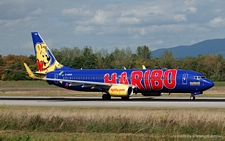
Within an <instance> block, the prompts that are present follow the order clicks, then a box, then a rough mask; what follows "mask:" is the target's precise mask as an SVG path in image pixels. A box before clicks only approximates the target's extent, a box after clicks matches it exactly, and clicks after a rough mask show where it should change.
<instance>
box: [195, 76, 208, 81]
mask: <svg viewBox="0 0 225 141" xmlns="http://www.w3.org/2000/svg"><path fill="white" fill-rule="evenodd" d="M194 78H195V79H196V80H200V79H205V78H206V77H205V76H194Z"/></svg>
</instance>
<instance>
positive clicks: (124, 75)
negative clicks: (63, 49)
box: [46, 69, 214, 94]
mask: <svg viewBox="0 0 225 141" xmlns="http://www.w3.org/2000/svg"><path fill="white" fill-rule="evenodd" d="M46 78H54V79H65V80H78V81H92V82H103V83H109V84H126V85H132V87H133V88H134V91H135V92H136V93H138V92H171V93H193V94H201V93H202V92H203V91H204V90H207V89H209V88H211V87H213V86H214V83H213V82H212V81H211V80H209V79H207V78H205V77H204V76H203V75H202V74H200V73H198V72H194V71H188V70H176V69H147V70H134V69H132V70H122V69H121V70H116V69H115V70H114V69H111V70H85V69H83V70H66V69H65V70H56V71H52V72H49V73H47V75H46ZM48 83H49V84H54V85H57V86H60V87H63V88H67V89H72V90H78V91H105V89H104V88H102V87H98V86H95V87H94V88H93V86H91V85H90V86H88V85H87V86H84V85H82V84H78V85H75V84H73V85H71V83H69V82H63V81H48Z"/></svg>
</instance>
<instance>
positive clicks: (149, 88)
mask: <svg viewBox="0 0 225 141" xmlns="http://www.w3.org/2000/svg"><path fill="white" fill-rule="evenodd" d="M149 76H150V70H147V71H145V73H144V85H145V88H146V90H148V91H150V90H151V86H150V78H149Z"/></svg>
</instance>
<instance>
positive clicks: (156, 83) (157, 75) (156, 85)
mask: <svg viewBox="0 0 225 141" xmlns="http://www.w3.org/2000/svg"><path fill="white" fill-rule="evenodd" d="M162 75H163V71H162V70H153V71H152V73H151V75H150V76H151V80H150V81H151V85H152V89H153V90H162V89H163V82H162Z"/></svg>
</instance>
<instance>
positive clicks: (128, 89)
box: [108, 85, 133, 97]
mask: <svg viewBox="0 0 225 141" xmlns="http://www.w3.org/2000/svg"><path fill="white" fill-rule="evenodd" d="M108 93H109V94H110V95H111V96H115V97H129V96H131V95H132V94H133V88H132V86H129V85H112V86H111V87H110V89H109V91H108Z"/></svg>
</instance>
